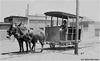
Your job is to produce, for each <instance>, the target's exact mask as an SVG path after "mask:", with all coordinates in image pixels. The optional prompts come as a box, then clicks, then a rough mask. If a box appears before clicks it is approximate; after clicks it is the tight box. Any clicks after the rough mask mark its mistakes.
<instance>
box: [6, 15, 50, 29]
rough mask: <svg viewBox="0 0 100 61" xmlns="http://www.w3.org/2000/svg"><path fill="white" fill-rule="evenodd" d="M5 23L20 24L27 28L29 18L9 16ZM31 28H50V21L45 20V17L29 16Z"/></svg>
mask: <svg viewBox="0 0 100 61" xmlns="http://www.w3.org/2000/svg"><path fill="white" fill-rule="evenodd" d="M4 22H5V23H12V24H15V23H17V24H19V23H22V24H24V25H26V26H27V22H28V18H27V17H23V16H9V17H6V18H4ZM29 22H30V24H29V26H30V28H45V26H50V20H45V16H32V15H29Z"/></svg>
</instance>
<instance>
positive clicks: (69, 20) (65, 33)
mask: <svg viewBox="0 0 100 61" xmlns="http://www.w3.org/2000/svg"><path fill="white" fill-rule="evenodd" d="M44 14H45V15H46V20H47V17H48V16H50V17H51V25H50V26H48V27H45V35H46V42H47V43H49V44H50V47H51V48H52V47H53V48H54V47H55V45H74V42H75V38H76V20H75V19H76V15H74V14H70V13H65V12H59V11H50V12H46V13H44ZM54 17H55V18H56V19H53V18H54ZM82 18H83V17H81V16H79V19H82ZM54 21H56V24H54ZM59 21H60V22H61V24H60V25H59ZM78 27H79V32H78V35H79V36H78V39H79V41H80V40H81V31H82V26H78Z"/></svg>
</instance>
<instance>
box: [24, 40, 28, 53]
mask: <svg viewBox="0 0 100 61" xmlns="http://www.w3.org/2000/svg"><path fill="white" fill-rule="evenodd" d="M25 43H26V52H28V42H25Z"/></svg>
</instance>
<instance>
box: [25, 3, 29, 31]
mask: <svg viewBox="0 0 100 61" xmlns="http://www.w3.org/2000/svg"><path fill="white" fill-rule="evenodd" d="M26 17H27V18H28V21H27V25H28V30H29V24H30V21H29V4H27V9H26Z"/></svg>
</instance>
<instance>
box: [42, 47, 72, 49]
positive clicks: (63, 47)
mask: <svg viewBox="0 0 100 61" xmlns="http://www.w3.org/2000/svg"><path fill="white" fill-rule="evenodd" d="M73 49H74V47H55V48H44V50H73Z"/></svg>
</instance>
